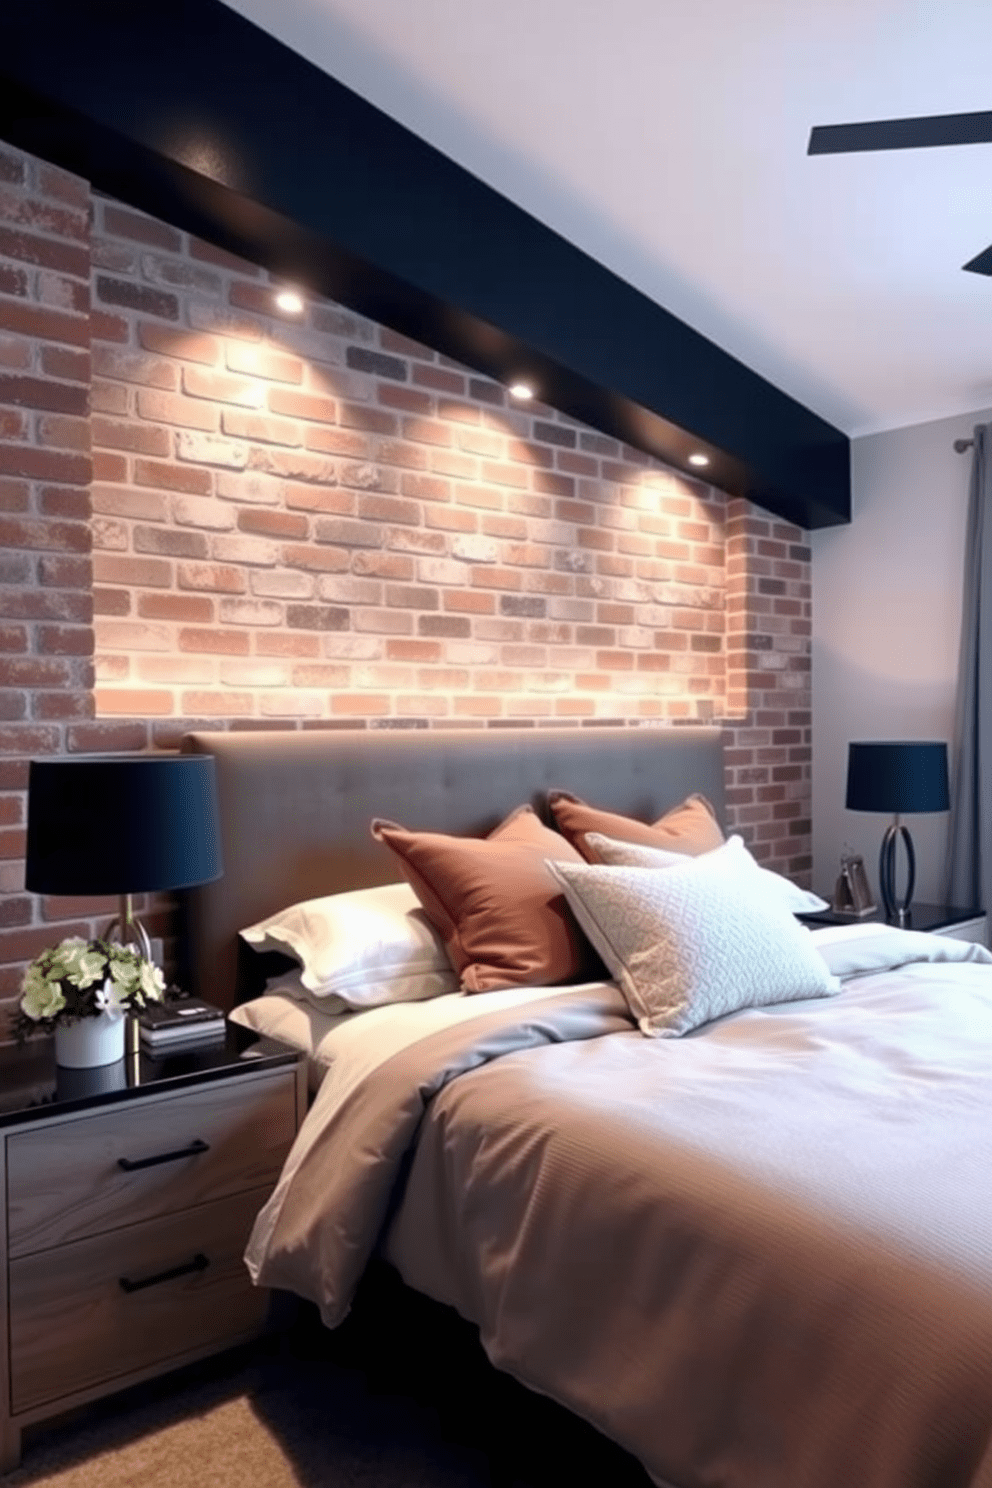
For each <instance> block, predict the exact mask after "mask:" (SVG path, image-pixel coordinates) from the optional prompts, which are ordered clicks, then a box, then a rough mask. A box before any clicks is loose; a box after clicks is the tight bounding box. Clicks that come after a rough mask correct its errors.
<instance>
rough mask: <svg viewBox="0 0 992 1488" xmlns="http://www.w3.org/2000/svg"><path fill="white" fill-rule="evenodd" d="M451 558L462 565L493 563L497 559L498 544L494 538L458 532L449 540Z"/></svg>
mask: <svg viewBox="0 0 992 1488" xmlns="http://www.w3.org/2000/svg"><path fill="white" fill-rule="evenodd" d="M451 556H452V557H453V558H460V559H461V560H462V562H463V563H495V562H496V561H497V559H498V558H499V543H498V542H497V540H496V538H494V537H482V536H480V535H479V534H477V533H473V532H460V533H458V534H457V535H456V536H455V537H453V538H452V539H451Z"/></svg>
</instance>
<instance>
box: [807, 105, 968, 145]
mask: <svg viewBox="0 0 992 1488" xmlns="http://www.w3.org/2000/svg"><path fill="white" fill-rule="evenodd" d="M988 144H992V113H988V112H982V113H977V114H928V115H924V116H922V117H920V118H918V119H875V120H874V121H870V122H868V123H865V124H817V125H815V126H814V127H813V129H811V130H810V136H809V145H808V147H807V150H806V154H807V155H847V154H853V153H855V152H857V151H858V150H929V149H935V148H937V147H939V146H943V145H988Z"/></svg>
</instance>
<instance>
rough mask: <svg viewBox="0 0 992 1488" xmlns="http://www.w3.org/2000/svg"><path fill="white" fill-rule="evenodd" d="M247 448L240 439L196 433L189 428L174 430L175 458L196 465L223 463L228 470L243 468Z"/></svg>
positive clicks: (246, 457)
mask: <svg viewBox="0 0 992 1488" xmlns="http://www.w3.org/2000/svg"><path fill="white" fill-rule="evenodd" d="M248 455H249V448H248V445H247V444H246V443H245V442H244V440H241V439H222V438H221V437H220V435H218V434H198V433H194V432H192V431H191V430H189V429H178V430H177V431H176V458H177V459H179V460H186V461H189V462H194V463H196V464H198V465H223V466H225V467H226V468H227V469H229V470H244V468H245V466H246V465H247V464H248Z"/></svg>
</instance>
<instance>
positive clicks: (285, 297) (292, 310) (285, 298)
mask: <svg viewBox="0 0 992 1488" xmlns="http://www.w3.org/2000/svg"><path fill="white" fill-rule="evenodd" d="M276 305H277V306H278V308H279V309H280V310H285V312H286V314H287V315H299V314H300V312H301V311H302V309H303V296H302V295H300V294H297V292H296V290H295V289H280V291H279V293H278V294H277V295H276Z"/></svg>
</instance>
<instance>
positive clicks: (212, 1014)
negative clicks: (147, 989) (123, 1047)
mask: <svg viewBox="0 0 992 1488" xmlns="http://www.w3.org/2000/svg"><path fill="white" fill-rule="evenodd" d="M226 1027H227V1024H226V1022H225V1019H224V1014H223V1012H222V1010H221V1009H220V1008H219V1007H214V1005H213V1003H211V1002H201V1001H200V999H199V998H198V997H170V998H168V999H167V1000H166V1001H165V1002H151V1003H149V1004H148V1005H147V1006H146V1007H145V1008H143V1009H142V1011H141V1013H139V1015H138V1028H139V1030H140V1034H141V1045H142V1048H143V1049H145V1050H146V1052H147V1053H149V1054H164V1053H166V1052H167V1051H171V1050H173V1049H189V1048H193V1047H195V1046H196V1045H198V1044H208V1043H211V1042H213V1041H214V1040H216V1039H222V1038H223V1037H224V1033H225V1029H226Z"/></svg>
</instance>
